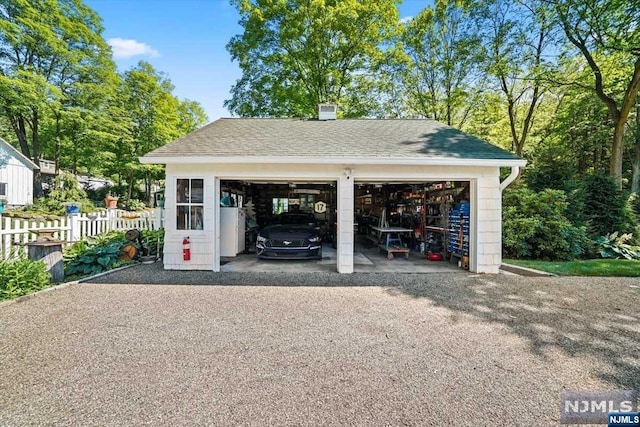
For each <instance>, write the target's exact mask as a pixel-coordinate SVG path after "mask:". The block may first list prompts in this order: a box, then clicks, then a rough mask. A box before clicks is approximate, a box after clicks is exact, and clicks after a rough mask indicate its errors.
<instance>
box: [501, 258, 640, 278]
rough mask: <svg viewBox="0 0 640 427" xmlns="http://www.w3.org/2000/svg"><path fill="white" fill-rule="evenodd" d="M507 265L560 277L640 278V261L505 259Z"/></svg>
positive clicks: (607, 259)
mask: <svg viewBox="0 0 640 427" xmlns="http://www.w3.org/2000/svg"><path fill="white" fill-rule="evenodd" d="M504 262H505V263H506V264H513V265H519V266H522V267H528V268H533V269H536V270H542V271H546V272H548V273H553V274H557V275H558V276H616V277H640V261H630V260H627V259H609V258H603V259H589V260H585V261H536V260H524V259H505V260H504Z"/></svg>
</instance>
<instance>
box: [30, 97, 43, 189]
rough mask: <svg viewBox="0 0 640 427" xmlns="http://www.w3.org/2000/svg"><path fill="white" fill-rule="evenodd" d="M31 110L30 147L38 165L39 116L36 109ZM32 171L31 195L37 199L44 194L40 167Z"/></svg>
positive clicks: (34, 161) (34, 160)
mask: <svg viewBox="0 0 640 427" xmlns="http://www.w3.org/2000/svg"><path fill="white" fill-rule="evenodd" d="M31 110H32V114H33V118H32V120H33V121H32V122H31V148H32V150H33V151H32V152H33V163H35V164H36V165H37V166H38V167H40V140H39V138H38V137H39V135H38V132H39V126H38V121H39V120H40V117H39V115H38V110H37V109H35V108H32V109H31ZM33 172H34V173H33V197H34V198H36V199H39V198H40V197H42V196H43V195H44V193H43V192H42V174H41V173H40V169H37V170H35V171H33Z"/></svg>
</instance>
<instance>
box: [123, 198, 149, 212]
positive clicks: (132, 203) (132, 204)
mask: <svg viewBox="0 0 640 427" xmlns="http://www.w3.org/2000/svg"><path fill="white" fill-rule="evenodd" d="M120 205H121V206H122V209H124V210H127V211H141V210H143V209H144V208H146V207H147V205H145V204H144V202H143V201H142V200H138V199H121V200H120Z"/></svg>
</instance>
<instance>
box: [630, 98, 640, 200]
mask: <svg viewBox="0 0 640 427" xmlns="http://www.w3.org/2000/svg"><path fill="white" fill-rule="evenodd" d="M631 192H632V193H635V194H638V195H640V103H638V102H636V144H635V156H634V157H633V177H632V179H631Z"/></svg>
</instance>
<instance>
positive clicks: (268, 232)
mask: <svg viewBox="0 0 640 427" xmlns="http://www.w3.org/2000/svg"><path fill="white" fill-rule="evenodd" d="M318 234H319V231H318V230H316V229H315V228H314V227H309V226H307V225H287V224H277V225H270V226H268V227H265V228H264V229H262V231H260V236H262V237H265V238H267V239H308V238H310V237H315V236H317V235H318Z"/></svg>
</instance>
